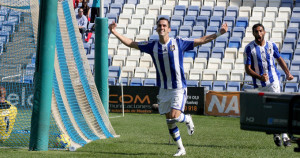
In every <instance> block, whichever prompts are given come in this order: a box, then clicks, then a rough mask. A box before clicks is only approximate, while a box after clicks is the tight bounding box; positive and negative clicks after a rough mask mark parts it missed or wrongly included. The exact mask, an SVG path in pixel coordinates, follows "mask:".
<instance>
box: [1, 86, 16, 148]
mask: <svg viewBox="0 0 300 158" xmlns="http://www.w3.org/2000/svg"><path fill="white" fill-rule="evenodd" d="M5 97H6V90H5V88H4V87H0V142H4V141H5V140H7V139H8V138H9V136H10V133H11V131H12V129H13V127H14V124H15V119H16V116H17V108H16V107H15V106H13V105H11V104H10V102H8V101H7V100H5Z"/></svg>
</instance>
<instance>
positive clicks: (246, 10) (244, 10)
mask: <svg viewBox="0 0 300 158" xmlns="http://www.w3.org/2000/svg"><path fill="white" fill-rule="evenodd" d="M251 11H252V10H251V7H248V6H241V7H240V9H239V17H247V18H248V17H251Z"/></svg>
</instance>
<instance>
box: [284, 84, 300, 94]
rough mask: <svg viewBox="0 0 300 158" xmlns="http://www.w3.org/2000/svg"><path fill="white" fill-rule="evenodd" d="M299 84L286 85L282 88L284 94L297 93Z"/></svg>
mask: <svg viewBox="0 0 300 158" xmlns="http://www.w3.org/2000/svg"><path fill="white" fill-rule="evenodd" d="M298 90H299V84H298V83H286V84H285V87H284V92H298Z"/></svg>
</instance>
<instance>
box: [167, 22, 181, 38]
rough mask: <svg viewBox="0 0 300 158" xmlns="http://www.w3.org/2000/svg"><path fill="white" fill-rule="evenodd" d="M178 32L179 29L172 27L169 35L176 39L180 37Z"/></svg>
mask: <svg viewBox="0 0 300 158" xmlns="http://www.w3.org/2000/svg"><path fill="white" fill-rule="evenodd" d="M178 32H179V27H178V26H172V25H171V32H170V33H169V36H170V37H176V36H177V35H178Z"/></svg>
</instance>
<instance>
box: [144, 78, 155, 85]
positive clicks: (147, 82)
mask: <svg viewBox="0 0 300 158" xmlns="http://www.w3.org/2000/svg"><path fill="white" fill-rule="evenodd" d="M144 86H156V79H154V78H146V79H145V80H144Z"/></svg>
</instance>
